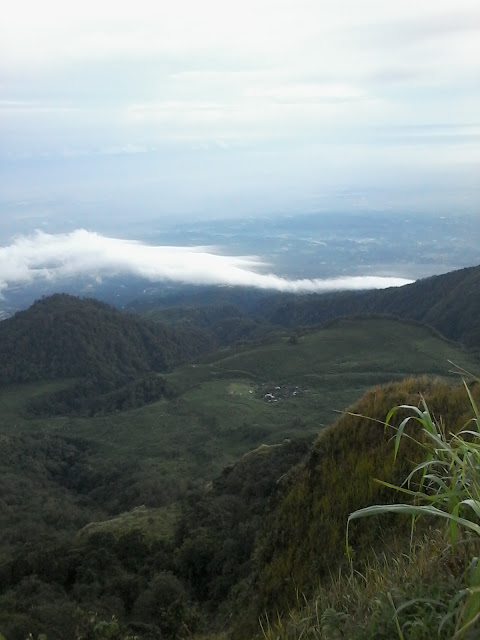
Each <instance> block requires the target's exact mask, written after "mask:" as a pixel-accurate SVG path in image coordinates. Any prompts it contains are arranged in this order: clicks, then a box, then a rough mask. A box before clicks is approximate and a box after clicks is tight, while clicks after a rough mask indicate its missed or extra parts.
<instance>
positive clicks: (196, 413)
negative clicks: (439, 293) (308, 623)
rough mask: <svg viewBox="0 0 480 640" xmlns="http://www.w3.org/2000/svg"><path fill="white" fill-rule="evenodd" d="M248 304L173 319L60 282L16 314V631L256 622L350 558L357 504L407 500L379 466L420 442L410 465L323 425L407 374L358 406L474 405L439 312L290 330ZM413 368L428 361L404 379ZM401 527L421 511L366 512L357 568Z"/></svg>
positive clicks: (9, 363) (457, 417)
mask: <svg viewBox="0 0 480 640" xmlns="http://www.w3.org/2000/svg"><path fill="white" fill-rule="evenodd" d="M358 295H367V294H358ZM311 300H313V298H311ZM258 302H259V301H258V300H257V301H256V302H255V304H257V303H258ZM221 308H223V309H224V312H225V315H224V316H222V312H221V311H220V309H221ZM257 308H258V307H257ZM159 313H160V312H159ZM162 313H164V312H162ZM248 313H250V312H248ZM248 313H247V311H242V312H238V313H237V311H235V310H234V309H232V307H231V306H229V305H227V306H225V307H219V308H217V312H216V314H215V313H213V311H212V309H205V310H203V311H202V310H199V311H198V312H197V311H196V310H195V309H190V311H188V312H186V314H185V316H184V318H185V320H184V321H183V322H182V320H181V318H182V313H181V311H180V310H178V309H177V310H176V311H174V310H169V311H168V313H166V312H165V314H166V315H169V316H170V317H169V322H171V323H172V324H173V325H174V326H173V327H170V328H165V326H164V325H163V324H161V325H157V324H155V323H153V322H147V321H145V320H143V319H141V318H137V317H135V316H132V315H127V314H121V313H119V312H116V311H113V310H111V309H110V308H109V307H106V306H105V305H101V304H98V303H96V302H94V301H90V300H89V301H79V300H77V299H74V298H71V297H69V296H54V297H53V298H50V299H45V300H42V301H40V302H38V303H36V305H34V307H32V309H31V310H29V311H27V312H24V313H23V314H21V315H20V319H19V317H18V316H16V317H14V318H12V319H10V320H8V321H6V322H5V323H1V324H0V350H1V351H2V353H3V357H4V360H5V363H6V368H5V369H4V370H3V374H2V375H3V378H2V381H3V385H2V386H1V387H0V444H1V449H0V473H1V475H0V478H1V483H2V484H1V493H0V630H1V632H2V633H3V634H4V635H5V637H6V638H7V640H17V639H18V640H24V639H25V637H26V636H27V635H28V633H30V632H31V633H32V634H33V635H34V637H35V638H36V636H37V635H38V634H39V633H44V632H46V633H47V634H48V640H51V639H52V638H54V639H55V638H59V639H62V638H77V637H78V638H80V637H82V638H103V637H110V638H114V639H115V638H117V639H120V638H121V639H122V640H123V638H125V637H127V635H128V634H130V635H131V636H133V635H137V636H138V637H139V638H141V639H142V640H145V639H148V638H184V637H191V636H192V635H193V634H197V636H198V637H200V636H202V637H212V638H213V637H214V633H213V630H216V632H217V633H218V634H220V633H223V632H225V633H226V632H229V634H230V632H232V633H233V634H234V635H235V636H236V637H238V638H252V637H254V636H255V634H257V633H258V631H259V629H258V615H261V614H263V613H264V612H269V614H275V613H276V612H277V610H279V611H281V612H287V611H288V610H289V608H291V607H294V608H295V607H296V597H297V595H296V594H297V591H296V590H299V592H301V593H305V594H306V595H308V594H313V593H314V591H315V589H316V587H317V586H318V583H319V582H322V584H323V583H325V581H328V580H329V576H330V575H331V574H333V575H334V574H335V572H336V571H337V570H338V569H339V568H340V567H342V566H343V565H344V533H345V524H346V519H347V517H348V514H349V512H350V511H352V510H354V509H357V508H359V507H362V506H365V505H367V504H371V503H372V502H373V503H375V502H380V501H382V502H383V501H386V500H388V499H392V498H391V497H389V496H388V495H387V493H388V492H386V491H385V490H383V489H382V488H380V487H378V486H377V485H375V484H374V483H373V482H372V476H380V477H383V478H384V479H388V480H390V481H393V482H398V481H399V479H400V478H401V477H403V476H404V474H405V472H406V470H407V469H408V468H409V466H408V465H409V463H410V462H409V461H410V459H415V456H416V453H415V451H414V450H413V449H411V450H410V449H409V447H408V445H405V446H404V445H403V444H402V451H401V453H402V456H401V459H400V460H399V462H398V464H397V465H395V466H394V465H393V455H392V454H391V443H389V442H388V434H387V435H385V434H384V431H383V427H382V426H381V425H375V423H372V422H370V421H368V420H365V419H360V418H352V417H350V416H343V417H341V418H339V420H338V421H337V422H336V423H335V424H334V425H333V426H332V427H329V428H328V429H324V430H322V427H323V426H324V425H326V424H329V423H332V422H333V420H334V419H335V417H336V415H337V414H335V410H337V411H343V410H344V409H345V408H346V407H347V406H349V405H351V403H352V402H354V401H356V400H358V398H360V397H361V396H362V395H364V394H365V392H366V391H368V389H371V388H372V386H374V385H381V384H383V383H390V384H389V385H387V386H386V387H378V386H377V387H375V389H374V390H373V391H371V392H369V393H368V394H367V395H366V396H365V397H364V399H363V401H361V402H360V404H358V405H356V406H355V407H354V411H355V412H361V413H363V414H365V415H370V416H372V417H374V418H377V419H379V420H383V419H384V418H385V415H386V413H387V411H388V410H389V409H390V407H391V406H392V405H394V404H397V403H399V402H404V401H405V402H409V403H413V404H415V403H416V402H417V400H418V392H419V391H423V392H425V393H426V395H427V397H428V399H429V402H430V403H431V406H432V409H433V410H434V411H435V412H436V413H438V414H441V415H444V416H445V417H446V418H448V420H449V422H450V423H451V424H452V425H455V426H457V425H459V424H460V423H461V421H462V420H463V418H464V417H465V413H466V411H467V406H466V403H465V402H464V398H463V397H462V395H461V392H459V391H457V390H455V389H453V390H452V388H451V387H450V386H449V385H450V384H451V383H452V375H451V374H449V368H450V365H449V364H448V360H452V361H454V362H456V363H457V364H459V365H460V366H462V367H465V368H466V369H468V370H472V371H477V370H478V360H477V359H476V358H475V357H474V356H472V355H471V354H470V353H469V352H468V351H466V350H464V349H462V348H461V347H459V346H458V345H455V344H453V343H451V342H448V341H445V340H444V339H442V338H441V337H440V336H439V335H438V334H437V333H436V332H435V331H432V330H431V329H428V328H425V327H422V326H420V325H419V324H417V323H413V322H404V321H399V320H396V319H393V318H385V317H357V318H353V319H348V318H343V319H340V320H337V321H334V322H332V323H331V324H330V325H328V326H325V327H324V328H322V329H309V330H307V329H301V328H297V329H296V330H295V331H292V330H290V329H289V330H288V332H286V333H282V332H281V331H280V330H279V329H278V327H277V329H272V327H268V326H267V323H266V322H265V321H263V320H262V321H260V320H255V319H253V320H252V319H251V318H250V319H248ZM165 314H164V317H163V318H162V319H163V320H165ZM152 315H153V312H152ZM202 317H203V318H204V321H201V318H202ZM17 321H18V324H17ZM37 321H38V324H37ZM7 322H8V324H7ZM202 322H203V323H202ZM103 323H105V328H103V327H104V325H103ZM197 323H198V324H199V325H200V326H199V327H198V328H195V329H194V327H195V326H196V324H197ZM222 323H223V324H222ZM230 325H231V330H230V329H225V331H224V333H221V334H220V335H219V336H218V337H217V338H215V336H214V335H213V332H214V331H215V330H216V329H214V327H217V328H218V327H220V326H225V327H228V326H230ZM247 325H248V326H250V328H251V329H252V330H251V331H250V330H248V331H246V332H244V330H243V328H242V327H245V326H247ZM5 327H6V328H5ZM65 327H67V328H66V329H65ZM2 332H3V333H2ZM57 334H58V341H57V338H56V336H57ZM233 336H234V337H233ZM240 336H241V341H242V342H243V344H240V345H239V344H236V345H235V346H228V347H224V348H223V349H222V350H220V351H217V352H213V353H212V352H211V351H210V352H209V351H208V349H209V345H210V346H211V345H212V344H223V345H225V344H229V343H233V342H234V341H235V340H237V339H238V338H239V337H240ZM247 338H248V339H250V340H251V339H254V340H255V341H256V342H254V343H252V342H248V341H246V339H247ZM190 340H191V341H190ZM62 353H64V354H65V358H66V359H67V360H68V361H69V362H61V360H62V358H61V354H62ZM76 354H80V355H79V357H78V359H79V362H77V360H76ZM8 372H10V374H8ZM9 375H10V377H9ZM412 375H415V376H420V375H422V376H423V375H427V376H429V378H415V379H412V378H410V379H409V380H408V381H407V382H401V381H402V380H404V379H405V378H406V377H408V376H412ZM433 376H442V377H443V378H444V379H445V380H444V381H443V382H440V381H437V382H432V377H433ZM449 377H450V381H447V380H446V379H447V378H449ZM395 380H396V381H398V382H397V383H395V384H394V383H392V382H391V381H395ZM80 389H81V390H83V391H84V395H83V396H82V395H81V392H80V391H79V390H80ZM81 398H84V400H81ZM319 431H321V435H320V436H319V437H318V438H317V439H316V440H315V443H314V445H313V447H312V446H311V443H312V442H313V441H314V439H315V438H316V437H317V436H318V433H319ZM402 474H403V475H402ZM386 530H387V531H390V532H391V531H394V532H395V537H396V539H397V541H398V544H397V543H396V544H397V547H396V548H397V550H398V549H400V550H401V549H402V545H403V544H404V537H405V535H408V526H407V525H405V524H404V523H397V522H396V521H395V520H394V519H393V518H392V519H388V518H387V520H386V521H385V520H383V521H382V522H380V521H378V522H375V523H374V524H372V522H367V521H366V520H365V521H362V522H359V523H358V524H357V523H355V526H354V527H353V528H352V544H353V546H354V548H355V551H356V555H357V559H358V562H359V565H358V567H359V570H361V567H363V566H364V565H365V563H367V562H369V561H370V560H371V554H370V550H371V548H372V545H374V546H375V547H376V548H379V547H380V546H381V545H382V544H383V537H382V536H383V532H385V531H386ZM91 612H95V615H94V614H93V613H91ZM112 615H113V616H115V620H112ZM102 620H103V621H109V622H108V625H106V623H105V624H104V625H103V626H102V625H101V624H100V621H102ZM95 627H97V630H96V631H95ZM102 634H103V635H102ZM108 634H110V635H108ZM217 637H218V638H220V637H221V635H218V636H217ZM292 637H295V636H292ZM331 637H332V638H334V637H336V636H334V635H331ZM366 637H367V636H366ZM385 637H388V636H385ZM390 637H391V636H390Z"/></svg>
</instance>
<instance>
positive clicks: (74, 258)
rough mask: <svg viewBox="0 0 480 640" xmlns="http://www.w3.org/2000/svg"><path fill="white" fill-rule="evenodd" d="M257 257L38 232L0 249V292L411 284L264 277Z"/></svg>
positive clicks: (80, 233)
mask: <svg viewBox="0 0 480 640" xmlns="http://www.w3.org/2000/svg"><path fill="white" fill-rule="evenodd" d="M266 268H267V265H266V264H265V263H264V262H262V261H261V260H260V259H258V258H256V257H253V256H229V255H221V254H220V253H217V252H215V250H214V249H213V248H211V247H172V246H154V245H148V244H145V243H142V242H139V241H135V240H124V239H118V238H109V237H105V236H102V235H100V234H98V233H94V232H91V231H86V230H84V229H78V230H76V231H72V232H71V233H66V234H47V233H44V232H41V231H37V232H36V233H34V234H33V235H29V236H20V237H18V238H17V239H16V240H15V241H14V242H13V243H12V244H10V245H9V246H6V247H0V292H2V291H4V292H5V291H6V290H7V289H8V288H9V287H11V286H18V285H22V284H32V283H34V282H35V281H41V280H43V281H50V282H52V283H54V282H56V281H58V282H61V281H62V280H67V279H70V278H73V277H91V278H106V277H109V276H121V275H125V276H138V277H141V278H145V279H147V280H150V281H152V282H160V281H169V282H178V283H186V284H198V285H200V284H204V285H234V286H248V287H256V288H259V289H273V290H277V291H283V292H291V293H314V292H326V291H339V290H360V289H383V288H386V287H398V286H402V285H405V284H408V283H409V282H411V280H406V279H404V278H394V277H381V276H354V277H341V278H331V279H320V278H315V279H300V280H289V279H287V278H282V277H279V276H276V275H275V274H273V273H265V270H266Z"/></svg>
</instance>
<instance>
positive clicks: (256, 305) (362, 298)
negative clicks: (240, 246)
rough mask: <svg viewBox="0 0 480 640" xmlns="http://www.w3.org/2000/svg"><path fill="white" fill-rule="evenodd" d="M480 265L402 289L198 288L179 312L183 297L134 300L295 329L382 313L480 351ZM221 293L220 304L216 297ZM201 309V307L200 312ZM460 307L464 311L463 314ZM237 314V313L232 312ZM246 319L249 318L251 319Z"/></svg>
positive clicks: (156, 308) (161, 308)
mask: <svg viewBox="0 0 480 640" xmlns="http://www.w3.org/2000/svg"><path fill="white" fill-rule="evenodd" d="M479 291H480V266H478V267H468V268H465V269H459V270H458V271H452V272H450V273H446V274H443V275H440V276H433V277H431V278H425V279H423V280H418V281H417V282H414V283H413V284H410V285H407V286H405V287H401V288H392V289H386V290H381V291H364V292H358V293H352V292H348V291H347V292H341V293H329V294H309V295H302V296H300V295H293V294H271V293H269V294H264V295H259V294H258V293H257V294H256V295H255V296H252V297H248V296H245V295H244V294H242V293H238V292H237V290H235V289H228V288H227V289H221V290H220V291H219V290H218V289H217V290H213V291H212V290H211V289H208V288H207V289H197V290H195V291H193V292H190V293H189V294H187V296H186V297H185V298H184V299H183V302H182V304H181V308H182V309H183V310H184V311H186V319H185V316H182V315H178V308H179V307H180V304H179V302H180V301H179V299H178V297H176V296H173V297H172V298H169V297H165V298H160V299H156V300H155V299H152V300H150V301H149V302H148V303H146V302H145V301H143V302H137V303H132V305H131V308H132V309H138V310H139V311H141V312H146V313H149V314H151V315H152V316H154V317H155V316H156V317H157V318H159V319H162V320H163V321H165V322H172V323H173V324H177V323H179V322H180V323H184V322H187V324H188V322H189V318H190V316H189V314H190V313H191V314H193V315H194V316H195V317H196V316H200V317H203V318H205V317H206V316H207V315H208V314H211V315H212V318H213V319H212V323H213V324H212V328H215V314H214V313H213V311H214V310H215V309H216V308H218V305H219V304H221V305H224V306H229V307H230V308H234V309H236V312H235V313H236V314H237V316H238V317H239V318H243V319H244V321H245V322H246V323H247V326H251V324H252V322H256V323H257V330H258V327H263V328H265V326H268V324H270V325H273V326H275V327H286V328H291V329H295V328H297V327H299V326H312V325H319V324H323V323H325V322H327V321H330V320H332V319H334V318H339V317H342V316H352V315H358V314H382V315H392V316H395V317H400V318H404V319H407V320H414V321H417V322H421V323H424V324H428V325H431V326H432V327H434V328H435V329H437V330H438V331H440V333H441V334H442V335H444V336H445V337H447V338H449V339H450V340H455V341H458V342H462V343H464V344H465V345H467V346H468V347H469V348H470V349H472V350H473V351H476V352H478V351H480V296H479V294H478V292H479ZM215 293H216V294H217V296H218V298H219V299H220V301H221V302H219V301H218V298H217V300H215V298H214V295H215ZM198 307H200V310H198ZM459 310H461V311H460V312H459ZM231 313H233V311H231ZM247 321H248V322H247Z"/></svg>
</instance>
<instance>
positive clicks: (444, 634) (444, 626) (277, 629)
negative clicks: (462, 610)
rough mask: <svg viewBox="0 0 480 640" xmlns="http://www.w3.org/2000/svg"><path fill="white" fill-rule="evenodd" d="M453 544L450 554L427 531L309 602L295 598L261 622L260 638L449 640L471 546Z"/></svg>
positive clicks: (440, 536)
mask: <svg viewBox="0 0 480 640" xmlns="http://www.w3.org/2000/svg"><path fill="white" fill-rule="evenodd" d="M458 542H459V544H458V545H457V547H456V549H455V552H454V554H452V550H451V549H448V551H447V550H446V549H445V540H444V536H443V532H441V531H439V530H435V531H430V532H429V533H428V535H425V536H424V537H422V539H421V540H420V541H419V542H417V543H416V544H415V545H413V546H412V549H411V551H410V553H409V554H404V553H402V552H401V550H400V549H397V550H396V554H393V556H390V557H389V558H387V556H386V555H385V554H383V555H382V556H380V557H377V558H375V559H374V560H372V562H371V563H369V565H368V566H367V567H366V569H365V570H364V571H363V572H362V573H360V572H358V571H352V572H350V573H349V572H348V571H346V572H343V573H339V575H338V576H337V577H336V578H332V579H331V581H330V583H329V584H328V586H326V587H324V588H321V589H319V591H318V592H317V594H316V595H315V596H314V597H313V598H311V599H308V600H307V599H302V598H299V599H298V601H297V604H296V606H295V607H292V608H291V609H290V610H289V612H288V614H287V615H286V616H284V617H283V618H276V619H268V618H266V619H263V620H262V621H261V625H262V635H261V636H260V637H263V638H264V639H265V640H300V639H307V638H308V639H311V640H340V639H344V638H348V639H349V640H371V638H375V639H376V640H392V639H394V638H400V639H403V640H407V639H408V640H431V639H432V638H437V639H438V640H450V639H451V638H452V637H453V636H454V633H455V608H456V604H457V601H458V598H457V594H458V593H459V591H460V590H461V589H462V588H463V586H464V577H465V576H464V567H465V566H467V565H468V559H469V557H470V554H471V553H472V552H473V551H474V546H473V545H472V543H471V542H469V541H467V540H465V539H464V540H462V542H460V541H458ZM389 552H390V553H391V552H392V549H389ZM395 556H396V557H395Z"/></svg>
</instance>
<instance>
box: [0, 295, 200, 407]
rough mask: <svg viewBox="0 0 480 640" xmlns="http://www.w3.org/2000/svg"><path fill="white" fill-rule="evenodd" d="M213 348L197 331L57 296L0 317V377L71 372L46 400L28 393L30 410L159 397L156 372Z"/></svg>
mask: <svg viewBox="0 0 480 640" xmlns="http://www.w3.org/2000/svg"><path fill="white" fill-rule="evenodd" d="M210 348H211V343H210V342H209V341H208V340H206V339H205V337H204V336H203V335H200V334H198V333H195V332H192V331H189V332H188V334H187V333H186V332H184V331H182V330H181V329H173V328H171V327H165V326H162V325H160V324H158V323H153V322H149V321H147V320H144V319H142V318H138V317H136V316H132V315H125V314H121V313H120V312H119V311H117V310H115V309H113V308H112V307H110V306H108V305H106V304H103V303H101V302H98V301H97V300H91V299H84V300H80V299H79V298H75V297H73V296H69V295H66V294H62V295H55V296H51V297H50V298H44V299H42V300H39V301H37V302H35V304H33V305H32V306H31V307H30V308H29V309H28V310H27V311H21V312H19V313H17V314H16V315H15V317H13V318H9V319H7V320H4V321H3V322H1V323H0V362H1V363H2V367H1V369H0V383H3V384H5V383H7V384H11V383H16V382H21V383H23V382H32V381H36V380H53V379H62V380H69V379H72V380H75V384H73V385H70V386H69V387H68V388H63V389H61V390H58V391H56V392H55V393H53V394H50V395H49V397H48V399H47V398H45V397H43V398H39V399H35V400H32V402H31V404H30V406H29V411H30V412H31V413H33V414H47V415H50V414H53V413H62V414H65V413H68V412H78V411H83V412H85V413H90V414H93V413H96V412H97V411H99V410H103V411H108V410H115V409H122V408H128V407H131V406H136V405H141V404H144V403H145V401H152V400H157V399H158V398H160V397H161V396H162V395H164V394H165V392H166V388H165V383H164V380H163V379H162V378H159V376H158V373H159V372H164V371H167V370H169V369H171V368H172V366H173V365H175V364H178V363H179V362H182V361H185V360H191V359H192V358H194V357H195V356H197V355H198V354H199V353H202V352H204V351H206V350H208V349H210Z"/></svg>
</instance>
